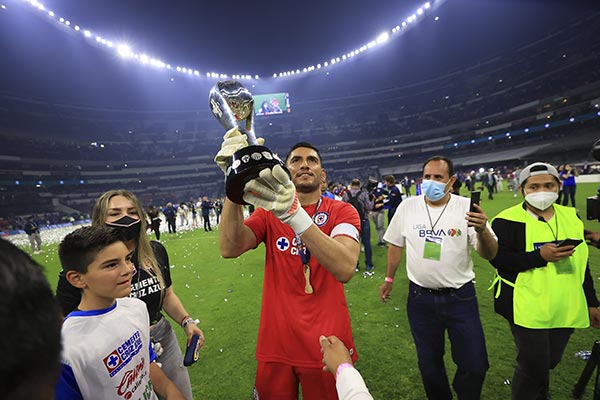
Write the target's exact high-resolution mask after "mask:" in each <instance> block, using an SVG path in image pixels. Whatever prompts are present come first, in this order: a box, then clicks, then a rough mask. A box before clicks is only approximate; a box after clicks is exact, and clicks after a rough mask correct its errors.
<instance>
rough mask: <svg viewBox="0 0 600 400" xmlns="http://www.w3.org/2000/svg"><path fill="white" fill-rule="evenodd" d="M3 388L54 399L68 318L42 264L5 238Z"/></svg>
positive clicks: (1, 248)
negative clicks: (62, 330)
mask: <svg viewBox="0 0 600 400" xmlns="http://www.w3.org/2000/svg"><path fill="white" fill-rule="evenodd" d="M0 293H2V295H1V296H0V321H1V322H0V354H2V363H0V393H2V395H1V396H2V398H3V399H7V400H17V399H18V400H25V399H51V398H53V397H54V386H55V384H56V379H57V378H58V373H59V371H60V352H61V342H60V327H61V324H62V318H61V314H60V310H59V307H58V303H57V301H56V299H55V297H54V292H53V291H52V289H50V285H49V284H48V280H47V278H46V275H45V274H44V271H43V269H42V267H41V266H40V265H39V264H38V263H36V262H35V261H34V260H33V259H32V258H31V257H30V256H29V255H28V254H27V253H25V252H23V251H22V250H20V249H19V248H17V247H16V246H15V245H13V244H12V243H10V242H9V241H7V240H4V239H0Z"/></svg>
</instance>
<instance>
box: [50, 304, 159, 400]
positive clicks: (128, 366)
mask: <svg viewBox="0 0 600 400" xmlns="http://www.w3.org/2000/svg"><path fill="white" fill-rule="evenodd" d="M149 327H150V322H149V318H148V311H147V310H146V305H145V304H144V303H143V302H142V301H141V300H138V299H133V298H127V297H125V298H122V299H117V301H116V303H115V305H114V306H111V307H109V308H106V309H103V310H92V311H74V312H72V313H70V314H69V315H68V316H67V317H66V318H65V321H64V324H63V326H62V340H63V354H62V363H63V366H62V372H61V376H60V379H59V382H58V384H57V387H56V389H57V390H56V398H57V399H127V400H134V399H143V400H148V399H156V398H157V397H156V395H155V394H154V390H153V387H152V383H151V382H150V363H151V362H153V361H154V360H155V359H156V354H155V353H154V351H153V350H152V347H151V343H150V328H149Z"/></svg>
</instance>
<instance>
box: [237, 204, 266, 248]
mask: <svg viewBox="0 0 600 400" xmlns="http://www.w3.org/2000/svg"><path fill="white" fill-rule="evenodd" d="M268 214H271V215H272V213H271V212H270V211H266V210H265V209H263V208H257V209H255V210H254V212H253V213H252V215H250V217H248V219H246V220H245V221H244V225H246V226H247V227H248V228H250V229H252V232H254V236H256V246H258V244H259V243H262V242H264V240H265V236H266V234H267V220H268V219H269V215H268ZM256 246H254V247H256Z"/></svg>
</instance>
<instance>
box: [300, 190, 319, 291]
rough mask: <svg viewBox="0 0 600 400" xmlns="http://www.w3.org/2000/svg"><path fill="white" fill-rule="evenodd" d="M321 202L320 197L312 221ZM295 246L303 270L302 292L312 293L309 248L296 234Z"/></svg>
mask: <svg viewBox="0 0 600 400" xmlns="http://www.w3.org/2000/svg"><path fill="white" fill-rule="evenodd" d="M322 202H323V198H322V197H320V198H319V202H318V203H317V209H316V210H315V213H314V214H313V216H312V218H313V221H314V219H315V215H317V212H318V211H319V208H320V207H321V203H322ZM296 248H297V249H298V255H299V256H300V260H301V261H302V269H303V271H304V281H305V284H304V293H306V294H313V293H314V292H315V290H314V289H313V287H312V285H311V284H310V265H309V264H308V262H309V261H310V250H309V249H308V247H306V246H305V245H304V243H302V240H301V239H300V235H296Z"/></svg>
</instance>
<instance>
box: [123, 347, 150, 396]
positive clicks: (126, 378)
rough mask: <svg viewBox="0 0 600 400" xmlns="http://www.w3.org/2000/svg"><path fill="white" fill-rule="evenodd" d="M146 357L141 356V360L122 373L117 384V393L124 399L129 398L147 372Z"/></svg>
mask: <svg viewBox="0 0 600 400" xmlns="http://www.w3.org/2000/svg"><path fill="white" fill-rule="evenodd" d="M145 366H146V359H145V357H142V360H141V361H140V362H139V363H138V364H137V365H136V366H135V367H133V368H132V369H130V370H128V371H126V372H125V374H123V378H122V379H121V383H120V384H119V386H117V395H119V397H123V398H124V399H127V400H128V399H131V398H132V397H133V393H134V392H135V391H136V390H137V389H138V388H139V387H140V386H141V384H142V383H143V380H144V378H145V377H146V375H147V374H148V372H147V371H146V370H145Z"/></svg>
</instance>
